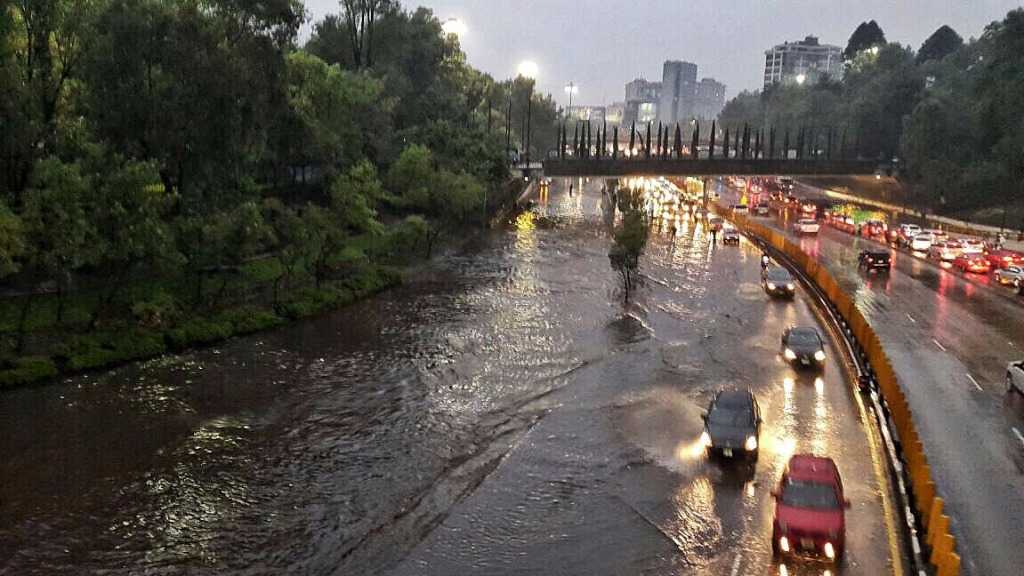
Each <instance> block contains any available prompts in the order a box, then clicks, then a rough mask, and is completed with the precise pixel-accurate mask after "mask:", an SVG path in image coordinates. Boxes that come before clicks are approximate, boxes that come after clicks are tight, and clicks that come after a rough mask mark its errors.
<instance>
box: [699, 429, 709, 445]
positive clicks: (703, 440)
mask: <svg viewBox="0 0 1024 576" xmlns="http://www.w3.org/2000/svg"><path fill="white" fill-rule="evenodd" d="M700 445H701V446H703V447H705V448H709V447H710V446H711V435H710V434H708V431H707V430H705V431H703V432H701V433H700Z"/></svg>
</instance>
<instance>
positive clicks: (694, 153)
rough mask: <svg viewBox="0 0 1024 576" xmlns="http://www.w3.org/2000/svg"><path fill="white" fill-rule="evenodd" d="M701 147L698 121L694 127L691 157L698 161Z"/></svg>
mask: <svg viewBox="0 0 1024 576" xmlns="http://www.w3.org/2000/svg"><path fill="white" fill-rule="evenodd" d="M699 145H700V121H699V120H698V121H696V122H695V123H694V125H693V138H692V139H691V142H690V156H693V159H694V160H696V159H697V157H698V154H697V147H698V146H699Z"/></svg>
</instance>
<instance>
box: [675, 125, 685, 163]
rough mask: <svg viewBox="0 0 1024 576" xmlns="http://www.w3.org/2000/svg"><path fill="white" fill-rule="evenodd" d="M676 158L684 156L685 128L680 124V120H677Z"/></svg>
mask: <svg viewBox="0 0 1024 576" xmlns="http://www.w3.org/2000/svg"><path fill="white" fill-rule="evenodd" d="M673 143H674V144H675V149H676V158H682V157H683V130H682V128H681V127H680V126H679V122H676V139H675V142H673Z"/></svg>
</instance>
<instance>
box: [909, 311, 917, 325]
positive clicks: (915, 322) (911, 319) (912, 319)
mask: <svg viewBox="0 0 1024 576" xmlns="http://www.w3.org/2000/svg"><path fill="white" fill-rule="evenodd" d="M907 320H910V321H911V322H913V323H914V324H917V320H914V317H913V316H911V315H910V313H909V312H907Z"/></svg>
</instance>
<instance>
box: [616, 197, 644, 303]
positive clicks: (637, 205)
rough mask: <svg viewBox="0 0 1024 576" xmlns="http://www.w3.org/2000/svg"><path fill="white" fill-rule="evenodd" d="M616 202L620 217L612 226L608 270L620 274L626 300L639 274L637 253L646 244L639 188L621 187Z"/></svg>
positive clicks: (642, 201)
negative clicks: (610, 268) (614, 225)
mask: <svg viewBox="0 0 1024 576" xmlns="http://www.w3.org/2000/svg"><path fill="white" fill-rule="evenodd" d="M617 206H618V210H619V212H620V213H621V214H622V220H621V221H620V222H619V225H618V226H617V227H616V228H615V230H614V236H613V242H612V247H611V250H609V251H608V260H609V261H610V262H611V266H612V270H615V271H616V272H618V273H619V275H620V276H621V277H622V287H623V288H624V289H625V294H626V295H625V298H626V302H629V296H630V294H631V293H632V291H633V287H634V286H635V285H636V282H637V279H638V278H639V275H640V256H641V255H643V253H644V248H645V247H646V246H647V215H646V213H645V212H644V195H643V192H642V191H641V190H637V189H623V190H620V191H619V192H618V195H617Z"/></svg>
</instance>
